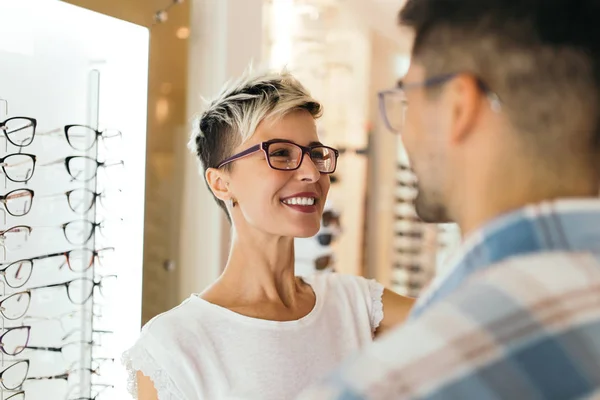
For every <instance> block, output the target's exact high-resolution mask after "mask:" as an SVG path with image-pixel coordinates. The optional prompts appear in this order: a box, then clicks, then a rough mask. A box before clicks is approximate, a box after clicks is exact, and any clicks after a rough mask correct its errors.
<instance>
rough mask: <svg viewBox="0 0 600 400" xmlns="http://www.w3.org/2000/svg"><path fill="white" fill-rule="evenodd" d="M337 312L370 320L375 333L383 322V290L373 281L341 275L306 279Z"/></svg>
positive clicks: (314, 276)
mask: <svg viewBox="0 0 600 400" xmlns="http://www.w3.org/2000/svg"><path fill="white" fill-rule="evenodd" d="M303 280H304V281H305V282H307V283H308V284H310V285H311V286H313V288H314V290H315V292H316V293H317V294H321V296H322V297H324V298H325V300H326V301H327V302H328V303H329V304H332V306H333V307H335V308H336V309H338V311H341V312H346V313H349V314H352V315H354V316H355V317H358V316H359V315H365V316H367V317H368V319H369V322H370V325H371V328H372V331H373V332H374V331H375V330H376V329H377V328H378V327H379V324H380V323H381V321H382V319H383V301H382V299H383V291H384V287H383V285H381V284H380V283H378V282H377V281H375V280H374V279H367V278H364V277H362V276H357V275H350V274H342V273H335V272H333V273H331V272H329V273H317V274H314V275H310V276H308V277H306V278H303Z"/></svg>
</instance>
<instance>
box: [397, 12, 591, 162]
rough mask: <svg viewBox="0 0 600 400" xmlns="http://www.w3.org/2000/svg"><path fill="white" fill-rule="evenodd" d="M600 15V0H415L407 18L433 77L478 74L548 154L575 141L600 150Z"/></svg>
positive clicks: (403, 19)
mask: <svg viewBox="0 0 600 400" xmlns="http://www.w3.org/2000/svg"><path fill="white" fill-rule="evenodd" d="M599 16H600V1H599V0H408V2H407V4H406V5H405V7H404V8H403V9H402V11H401V12H400V15H399V21H400V23H401V24H402V25H406V26H409V27H411V28H413V29H414V31H415V39H414V45H413V57H414V58H415V59H418V60H419V61H420V62H421V63H422V64H423V66H424V67H425V70H426V73H427V75H428V76H431V75H437V74H442V73H456V72H466V73H471V74H473V75H475V76H477V77H478V78H480V79H482V80H483V81H484V82H485V83H486V84H487V85H488V86H489V87H490V89H491V90H493V91H494V92H495V93H496V94H497V95H498V96H499V97H500V99H501V100H502V101H503V110H505V111H506V113H507V115H508V117H509V119H510V120H511V123H512V124H513V125H514V126H515V127H516V129H517V131H518V132H519V134H521V135H522V136H523V137H524V139H525V140H528V141H529V142H531V143H533V144H534V148H535V149H539V150H542V152H545V153H546V156H547V157H548V156H550V154H548V152H552V151H553V150H557V151H560V150H561V149H563V150H564V149H565V146H572V147H571V148H572V150H575V151H577V154H580V153H579V151H583V152H587V154H588V155H589V156H592V157H593V154H591V152H590V148H592V149H594V152H595V153H597V151H598V150H600V110H599V108H600V95H599V92H600V91H599V90H598V88H599V86H600V50H599V49H600V21H599V20H598V17H599ZM590 145H593V147H591V146H590ZM574 154H575V153H574Z"/></svg>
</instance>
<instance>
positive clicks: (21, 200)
mask: <svg viewBox="0 0 600 400" xmlns="http://www.w3.org/2000/svg"><path fill="white" fill-rule="evenodd" d="M2 197H3V199H2V202H3V203H4V206H5V207H6V211H8V213H9V214H10V215H12V216H14V217H22V216H23V215H26V214H27V213H29V211H31V205H32V200H33V191H32V190H29V189H17V190H13V191H12V192H9V193H7V194H6V195H5V196H2Z"/></svg>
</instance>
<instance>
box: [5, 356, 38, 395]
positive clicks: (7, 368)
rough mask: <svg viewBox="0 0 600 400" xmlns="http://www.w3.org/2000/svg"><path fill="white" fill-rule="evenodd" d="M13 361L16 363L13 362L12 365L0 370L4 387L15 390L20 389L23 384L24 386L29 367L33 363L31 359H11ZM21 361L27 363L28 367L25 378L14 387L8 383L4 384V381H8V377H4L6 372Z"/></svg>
mask: <svg viewBox="0 0 600 400" xmlns="http://www.w3.org/2000/svg"><path fill="white" fill-rule="evenodd" d="M11 361H14V363H13V364H11V365H10V366H8V367H6V368H4V369H3V370H2V371H1V372H0V385H2V387H3V388H4V389H6V390H8V391H13V390H16V389H19V388H20V387H21V386H23V383H25V380H26V379H27V374H28V373H29V367H30V366H31V363H30V361H29V360H11ZM21 363H25V364H26V365H27V369H26V371H25V375H24V376H23V380H21V383H20V384H18V385H17V386H15V387H14V388H9V387H6V385H5V384H4V382H6V379H4V378H3V375H4V373H5V372H6V371H8V370H9V369H11V368H13V367H14V366H15V365H17V364H21Z"/></svg>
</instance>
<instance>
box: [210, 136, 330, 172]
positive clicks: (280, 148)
mask: <svg viewBox="0 0 600 400" xmlns="http://www.w3.org/2000/svg"><path fill="white" fill-rule="evenodd" d="M259 151H263V152H264V153H265V158H266V159H267V163H268V164H269V167H271V168H272V169H275V170H278V171H295V170H297V169H298V168H300V166H301V165H302V160H304V155H305V154H307V155H308V156H309V157H310V159H311V161H312V162H313V163H314V165H315V167H316V168H317V170H318V171H319V172H320V173H322V174H331V173H333V172H335V169H336V166H337V159H338V157H339V154H340V153H339V151H338V150H336V149H334V148H333V147H328V146H323V145H322V144H314V145H311V146H300V145H299V144H296V143H294V142H291V141H289V140H283V139H274V140H269V141H267V142H262V143H259V144H257V145H255V146H252V147H250V148H248V149H246V150H244V151H242V152H240V153H237V154H235V155H233V156H231V157H229V158H227V159H225V160H223V161H222V162H221V163H220V164H219V165H217V168H221V167H223V166H225V165H227V164H230V163H232V162H234V161H236V160H239V159H240V158H243V157H247V156H249V155H251V154H254V153H257V152H259Z"/></svg>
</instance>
